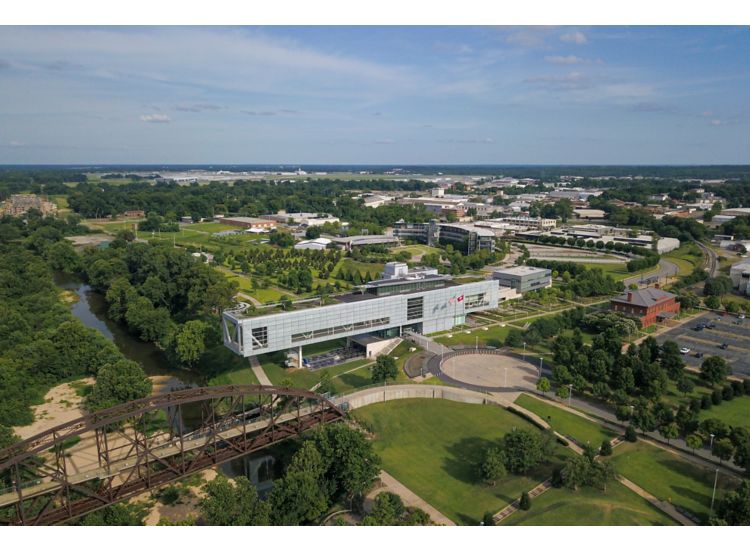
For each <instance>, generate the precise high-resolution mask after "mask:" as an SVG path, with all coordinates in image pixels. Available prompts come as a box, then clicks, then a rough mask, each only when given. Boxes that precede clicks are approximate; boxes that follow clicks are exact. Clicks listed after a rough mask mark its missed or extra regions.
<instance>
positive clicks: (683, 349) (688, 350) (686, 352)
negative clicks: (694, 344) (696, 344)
mask: <svg viewBox="0 0 750 550" xmlns="http://www.w3.org/2000/svg"><path fill="white" fill-rule="evenodd" d="M680 353H681V354H682V355H687V354H688V353H690V348H680Z"/></svg>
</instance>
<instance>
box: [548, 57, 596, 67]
mask: <svg viewBox="0 0 750 550" xmlns="http://www.w3.org/2000/svg"><path fill="white" fill-rule="evenodd" d="M544 60H545V61H546V62H547V63H554V64H555V65H578V64H580V63H586V60H585V59H583V58H581V57H578V56H576V55H548V56H545V58H544Z"/></svg>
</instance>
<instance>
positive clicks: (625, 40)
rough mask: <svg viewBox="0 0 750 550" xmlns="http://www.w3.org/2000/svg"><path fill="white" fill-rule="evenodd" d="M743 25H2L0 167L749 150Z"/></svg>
mask: <svg viewBox="0 0 750 550" xmlns="http://www.w3.org/2000/svg"><path fill="white" fill-rule="evenodd" d="M748 98H750V27H494V26H493V27H262V28H257V27H243V28H234V27H198V28H195V27H169V28H159V27H145V28H141V27H130V28H117V27H0V163H196V164H200V163H378V164H381V163H382V164H431V163H433V164H434V163H440V164H472V163H492V164H524V163H535V164H553V163H565V164H598V163H601V164H633V163H649V164H665V163H674V164H702V163H710V164H717V163H750V112H749V109H750V107H749V105H748Z"/></svg>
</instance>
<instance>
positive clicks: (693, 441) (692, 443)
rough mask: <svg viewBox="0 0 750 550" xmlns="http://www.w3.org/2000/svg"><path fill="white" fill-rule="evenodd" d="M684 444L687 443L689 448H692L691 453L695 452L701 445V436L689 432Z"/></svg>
mask: <svg viewBox="0 0 750 550" xmlns="http://www.w3.org/2000/svg"><path fill="white" fill-rule="evenodd" d="M685 445H687V446H688V448H689V449H692V450H693V454H695V451H696V450H698V449H701V448H702V447H703V438H702V437H701V436H700V435H698V434H696V433H693V434H690V435H688V436H687V437H686V438H685Z"/></svg>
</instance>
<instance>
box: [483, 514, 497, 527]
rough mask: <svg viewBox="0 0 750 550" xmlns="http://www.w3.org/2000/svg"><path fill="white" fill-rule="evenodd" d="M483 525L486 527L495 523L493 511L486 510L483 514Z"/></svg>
mask: <svg viewBox="0 0 750 550" xmlns="http://www.w3.org/2000/svg"><path fill="white" fill-rule="evenodd" d="M482 525H484V526H485V527H489V526H493V525H495V516H494V515H493V514H492V512H485V513H484V515H483V516H482Z"/></svg>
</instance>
